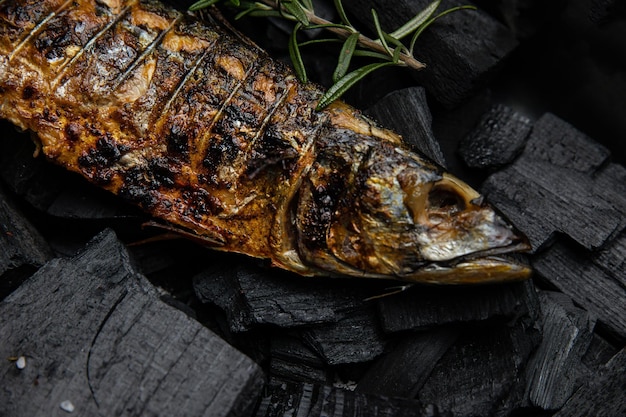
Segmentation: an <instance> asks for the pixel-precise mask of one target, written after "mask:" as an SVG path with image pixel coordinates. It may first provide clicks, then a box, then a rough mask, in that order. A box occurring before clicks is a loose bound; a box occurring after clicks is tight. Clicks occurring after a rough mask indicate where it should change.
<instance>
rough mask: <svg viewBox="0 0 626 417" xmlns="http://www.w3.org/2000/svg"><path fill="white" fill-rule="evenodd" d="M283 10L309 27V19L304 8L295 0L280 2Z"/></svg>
mask: <svg viewBox="0 0 626 417" xmlns="http://www.w3.org/2000/svg"><path fill="white" fill-rule="evenodd" d="M279 3H280V5H281V9H285V11H287V13H289V14H290V15H291V16H293V17H294V18H295V19H296V20H297V21H298V22H299V23H301V24H302V25H303V26H308V24H309V18H308V17H306V13H305V11H304V8H303V6H302V5H301V4H300V3H298V2H297V1H295V0H283V1H281V2H279Z"/></svg>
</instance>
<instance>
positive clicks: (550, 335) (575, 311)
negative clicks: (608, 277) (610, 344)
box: [527, 292, 595, 410]
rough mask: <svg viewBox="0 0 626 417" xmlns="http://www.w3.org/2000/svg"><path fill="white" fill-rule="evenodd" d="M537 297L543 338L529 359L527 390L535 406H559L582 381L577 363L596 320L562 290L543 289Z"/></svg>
mask: <svg viewBox="0 0 626 417" xmlns="http://www.w3.org/2000/svg"><path fill="white" fill-rule="evenodd" d="M539 299H540V300H541V309H542V312H543V340H542V341H541V344H540V345H539V347H538V349H537V351H536V352H535V353H534V355H533V357H532V358H531V360H530V361H529V363H528V370H527V391H528V396H529V399H530V402H531V403H532V404H533V405H534V406H536V407H540V408H542V409H544V410H558V409H559V408H561V407H562V406H563V404H565V401H567V399H568V398H569V397H570V396H571V395H572V393H573V392H574V391H575V390H576V389H577V388H578V387H579V386H580V385H581V384H582V378H583V377H584V376H585V374H584V372H581V369H580V363H581V360H582V357H583V355H584V354H585V352H586V351H587V349H588V347H589V344H590V342H591V339H592V335H593V327H594V324H595V321H594V320H593V318H591V317H590V316H589V314H588V313H587V311H585V310H583V309H581V308H578V307H575V306H574V304H573V303H572V300H571V299H570V298H569V297H568V296H567V295H565V294H562V293H556V292H542V293H540V294H539Z"/></svg>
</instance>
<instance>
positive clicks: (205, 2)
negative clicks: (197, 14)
mask: <svg viewBox="0 0 626 417" xmlns="http://www.w3.org/2000/svg"><path fill="white" fill-rule="evenodd" d="M218 1H220V0H199V1H197V2H195V3H194V4H192V5H191V6H189V10H191V11H192V12H193V11H196V10H200V9H204V8H205V7H209V6H212V5H214V4H215V3H217V2H218Z"/></svg>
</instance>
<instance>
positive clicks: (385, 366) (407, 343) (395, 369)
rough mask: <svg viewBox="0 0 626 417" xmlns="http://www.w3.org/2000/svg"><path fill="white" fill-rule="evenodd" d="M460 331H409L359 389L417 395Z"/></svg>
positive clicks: (361, 382)
mask: <svg viewBox="0 0 626 417" xmlns="http://www.w3.org/2000/svg"><path fill="white" fill-rule="evenodd" d="M458 333H459V331H458V330H456V329H451V328H445V327H442V328H440V329H436V330H432V331H428V332H419V333H414V334H409V335H407V336H405V337H402V338H400V339H399V340H398V341H397V343H396V344H395V346H393V348H391V349H390V351H389V352H387V353H385V354H384V355H383V356H382V357H381V358H380V359H378V360H377V361H376V362H375V363H374V365H372V366H371V367H370V368H369V369H368V370H367V372H366V373H365V375H363V377H362V378H361V379H360V380H359V384H358V385H357V388H356V390H357V391H358V392H364V393H369V394H376V395H386V396H390V397H405V398H414V397H415V396H416V395H417V393H418V391H419V389H420V388H421V387H422V386H423V384H424V382H425V381H426V379H427V378H428V376H429V375H430V373H431V372H432V370H433V368H434V367H435V365H436V364H437V362H438V361H439V359H440V358H441V357H442V356H443V354H444V353H446V351H447V350H448V349H449V348H450V346H451V345H452V344H453V343H454V342H455V341H456V339H457V337H458Z"/></svg>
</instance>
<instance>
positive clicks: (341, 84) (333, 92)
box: [316, 61, 395, 111]
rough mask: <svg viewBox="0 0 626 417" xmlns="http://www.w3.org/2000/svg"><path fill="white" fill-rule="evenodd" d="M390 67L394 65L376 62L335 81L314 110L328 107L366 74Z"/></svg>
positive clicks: (389, 62)
mask: <svg viewBox="0 0 626 417" xmlns="http://www.w3.org/2000/svg"><path fill="white" fill-rule="evenodd" d="M390 65H395V64H394V63H393V62H391V61H387V62H377V63H375V64H369V65H365V66H364V67H361V68H359V69H356V70H354V71H352V72H350V73H348V74H346V75H344V76H343V77H342V78H341V79H339V80H337V82H336V83H335V84H333V85H332V87H330V88H329V89H328V91H326V93H325V94H324V95H323V96H322V98H321V99H320V101H319V102H318V103H317V107H316V110H318V111H319V110H322V109H323V108H325V107H326V106H328V105H329V104H330V103H332V102H333V101H335V100H337V99H338V98H339V97H341V96H342V95H343V93H345V92H346V91H348V90H349V89H350V88H351V87H352V86H353V85H354V84H356V83H358V82H359V81H361V80H362V79H363V78H364V77H366V76H367V75H368V74H370V73H372V72H374V71H376V70H377V69H380V68H383V67H387V66H390Z"/></svg>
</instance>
